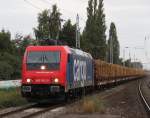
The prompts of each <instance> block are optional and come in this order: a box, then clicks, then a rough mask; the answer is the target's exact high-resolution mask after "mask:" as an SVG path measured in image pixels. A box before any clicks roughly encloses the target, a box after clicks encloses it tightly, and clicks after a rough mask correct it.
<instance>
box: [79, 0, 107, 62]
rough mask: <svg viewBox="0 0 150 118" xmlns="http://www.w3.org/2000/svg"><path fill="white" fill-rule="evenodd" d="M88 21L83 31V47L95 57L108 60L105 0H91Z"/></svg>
mask: <svg viewBox="0 0 150 118" xmlns="http://www.w3.org/2000/svg"><path fill="white" fill-rule="evenodd" d="M87 17H88V19H87V22H86V27H85V29H84V32H83V36H82V41H81V47H82V48H83V49H84V50H86V51H88V52H90V53H91V54H92V56H93V57H94V58H95V59H102V60H106V35H105V31H106V26H105V14H104V10H103V0H102V1H99V3H98V2H97V0H89V2H88V8H87Z"/></svg>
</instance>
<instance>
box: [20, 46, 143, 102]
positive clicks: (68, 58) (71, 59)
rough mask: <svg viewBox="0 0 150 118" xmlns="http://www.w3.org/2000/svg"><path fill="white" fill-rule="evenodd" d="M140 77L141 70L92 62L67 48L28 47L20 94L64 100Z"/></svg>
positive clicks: (32, 99) (24, 60)
mask: <svg viewBox="0 0 150 118" xmlns="http://www.w3.org/2000/svg"><path fill="white" fill-rule="evenodd" d="M142 76H144V71H142V70H137V69H130V68H125V67H122V66H119V65H114V64H108V63H106V62H104V61H100V60H94V59H93V58H92V56H91V54H89V53H86V52H83V51H81V50H79V49H73V48H70V47H68V46H29V47H27V48H26V51H25V54H24V58H23V63H22V82H21V83H22V85H21V93H22V96H23V97H25V98H26V99H27V100H28V101H34V100H35V101H41V100H44V99H51V98H52V99H55V100H56V99H61V100H64V99H67V98H71V97H74V96H82V94H83V93H85V92H90V91H93V90H94V89H95V88H100V87H101V86H103V85H108V84H113V83H118V82H122V81H125V80H128V79H134V78H138V77H142Z"/></svg>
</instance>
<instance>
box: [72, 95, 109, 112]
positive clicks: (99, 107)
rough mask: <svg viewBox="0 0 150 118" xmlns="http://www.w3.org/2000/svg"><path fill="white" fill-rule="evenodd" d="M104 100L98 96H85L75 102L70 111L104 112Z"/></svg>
mask: <svg viewBox="0 0 150 118" xmlns="http://www.w3.org/2000/svg"><path fill="white" fill-rule="evenodd" d="M105 110H106V108H105V101H104V100H102V99H101V97H100V96H98V95H94V96H86V97H84V98H83V99H82V100H80V101H79V102H78V103H76V104H75V105H74V106H73V107H72V108H71V109H70V112H71V113H79V114H80V113H81V114H82V113H83V114H86V113H88V114H92V113H101V114H103V113H105Z"/></svg>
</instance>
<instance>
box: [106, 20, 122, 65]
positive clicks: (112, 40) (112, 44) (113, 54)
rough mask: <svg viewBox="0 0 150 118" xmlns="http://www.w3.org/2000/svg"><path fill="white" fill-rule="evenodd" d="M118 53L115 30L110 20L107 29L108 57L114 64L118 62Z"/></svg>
mask: <svg viewBox="0 0 150 118" xmlns="http://www.w3.org/2000/svg"><path fill="white" fill-rule="evenodd" d="M119 55H120V45H119V41H118V37H117V30H116V26H115V24H114V23H113V22H112V23H111V25H110V30H109V39H108V59H109V62H111V59H112V60H113V63H114V64H119V61H120V60H119Z"/></svg>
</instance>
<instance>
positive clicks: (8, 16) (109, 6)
mask: <svg viewBox="0 0 150 118" xmlns="http://www.w3.org/2000/svg"><path fill="white" fill-rule="evenodd" d="M55 3H57V5H58V7H59V9H60V12H61V13H62V18H63V19H68V18H70V19H72V21H73V22H75V19H76V14H77V13H79V15H80V27H81V28H82V29H83V27H84V25H85V21H86V7H87V3H88V0H0V29H2V28H5V29H7V30H9V31H10V32H11V33H12V37H14V35H15V34H16V33H21V34H23V35H25V34H32V35H33V27H36V26H37V14H38V13H39V12H41V11H42V10H43V9H45V8H50V7H51V6H52V5H53V4H55ZM31 4H32V5H34V7H33V6H32V5H31ZM104 9H105V14H106V25H107V33H106V34H107V35H108V30H109V25H110V23H111V22H112V21H113V22H115V24H116V27H117V31H118V39H119V42H120V46H121V57H122V56H123V49H125V47H130V48H128V49H127V48H126V49H125V52H126V53H125V57H126V59H127V58H129V52H130V53H131V58H132V60H133V59H134V57H135V58H137V59H138V60H141V61H142V62H143V63H148V62H150V61H149V59H150V49H149V45H150V41H149V40H148V39H149V37H150V33H149V31H150V0H104ZM145 37H147V40H145ZM134 47H136V48H143V49H135V48H134ZM134 54H135V56H134ZM148 66H149V64H147V67H148Z"/></svg>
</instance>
